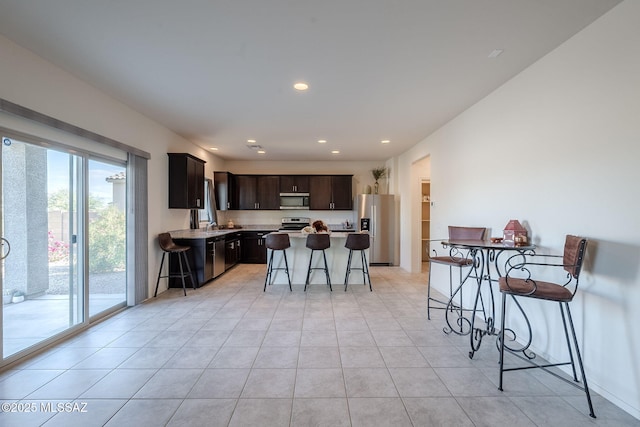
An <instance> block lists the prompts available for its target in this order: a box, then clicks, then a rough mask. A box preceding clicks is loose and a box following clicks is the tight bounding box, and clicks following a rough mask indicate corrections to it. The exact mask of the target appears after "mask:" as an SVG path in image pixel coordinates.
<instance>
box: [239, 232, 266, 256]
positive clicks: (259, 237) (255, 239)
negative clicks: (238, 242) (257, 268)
mask: <svg viewBox="0 0 640 427" xmlns="http://www.w3.org/2000/svg"><path fill="white" fill-rule="evenodd" d="M269 233H271V231H245V232H244V233H243V236H242V262H243V263H247V264H266V263H267V247H266V246H265V244H264V236H265V235H267V234H269Z"/></svg>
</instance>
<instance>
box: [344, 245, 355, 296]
mask: <svg viewBox="0 0 640 427" xmlns="http://www.w3.org/2000/svg"><path fill="white" fill-rule="evenodd" d="M351 255H353V250H351V249H349V259H348V261H347V275H346V276H345V278H344V291H345V292H347V286H348V285H349V273H351Z"/></svg>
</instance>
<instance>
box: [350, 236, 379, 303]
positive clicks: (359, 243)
mask: <svg viewBox="0 0 640 427" xmlns="http://www.w3.org/2000/svg"><path fill="white" fill-rule="evenodd" d="M369 246H371V236H369V233H349V234H347V241H346V242H345V244H344V247H345V248H347V249H349V259H348V261H347V274H346V276H345V278H344V291H345V292H346V291H347V286H348V285H349V275H350V274H351V270H362V281H363V282H364V285H365V286H367V279H368V280H369V290H370V291H373V288H372V287H371V276H369V263H368V262H367V255H366V254H365V250H367V249H369ZM353 251H359V252H360V260H361V263H362V267H352V266H351V261H352V256H353Z"/></svg>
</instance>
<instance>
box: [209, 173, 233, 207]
mask: <svg viewBox="0 0 640 427" xmlns="http://www.w3.org/2000/svg"><path fill="white" fill-rule="evenodd" d="M213 187H214V189H215V192H216V207H217V208H218V210H221V211H226V210H232V209H238V197H237V195H238V193H237V190H236V178H235V176H234V175H233V174H232V173H230V172H214V173H213Z"/></svg>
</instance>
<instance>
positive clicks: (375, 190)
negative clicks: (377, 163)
mask: <svg viewBox="0 0 640 427" xmlns="http://www.w3.org/2000/svg"><path fill="white" fill-rule="evenodd" d="M378 187H379V184H378V181H376V182H374V183H373V194H378Z"/></svg>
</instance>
